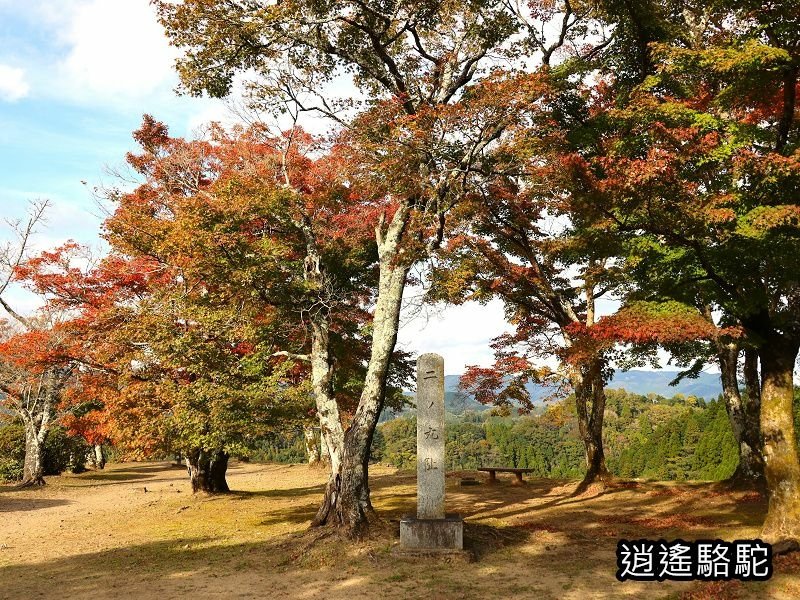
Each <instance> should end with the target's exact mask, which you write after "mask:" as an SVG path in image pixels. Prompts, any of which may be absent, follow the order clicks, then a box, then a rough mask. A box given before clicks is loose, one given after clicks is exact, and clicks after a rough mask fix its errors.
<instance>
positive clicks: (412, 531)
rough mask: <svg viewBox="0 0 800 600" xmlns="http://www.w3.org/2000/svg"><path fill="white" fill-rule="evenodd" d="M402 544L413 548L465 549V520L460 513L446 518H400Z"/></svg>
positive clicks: (404, 546)
mask: <svg viewBox="0 0 800 600" xmlns="http://www.w3.org/2000/svg"><path fill="white" fill-rule="evenodd" d="M400 545H401V546H402V547H403V548H408V549H412V550H463V549H464V521H463V520H462V519H461V517H459V516H458V515H447V516H446V517H445V518H444V519H418V518H416V517H412V516H405V517H403V518H402V519H400Z"/></svg>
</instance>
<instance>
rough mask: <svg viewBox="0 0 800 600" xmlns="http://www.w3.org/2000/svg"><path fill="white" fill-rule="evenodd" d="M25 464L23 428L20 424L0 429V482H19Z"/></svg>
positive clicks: (10, 424) (12, 424)
mask: <svg viewBox="0 0 800 600" xmlns="http://www.w3.org/2000/svg"><path fill="white" fill-rule="evenodd" d="M24 464H25V428H24V427H23V426H22V424H21V423H9V424H7V425H3V426H2V427H0V480H2V481H19V480H20V479H22V468H23V466H24Z"/></svg>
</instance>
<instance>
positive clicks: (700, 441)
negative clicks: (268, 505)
mask: <svg viewBox="0 0 800 600" xmlns="http://www.w3.org/2000/svg"><path fill="white" fill-rule="evenodd" d="M607 396H608V400H607V405H606V415H605V427H604V435H603V438H604V440H603V441H604V444H605V450H606V460H607V463H608V467H609V469H610V470H611V472H612V473H613V474H614V475H617V476H620V477H624V478H635V477H643V478H649V479H672V480H685V479H705V480H708V479H710V480H720V479H725V478H727V477H730V476H731V475H732V474H733V472H734V470H735V469H736V465H737V461H738V456H737V450H736V442H735V440H734V437H733V433H732V431H731V426H730V422H729V420H728V416H727V414H726V412H725V404H724V402H723V401H722V400H720V399H717V400H712V401H710V402H706V401H705V400H704V399H702V398H697V397H695V396H684V395H682V394H676V395H675V396H673V397H671V398H665V397H663V396H658V395H656V394H650V395H648V396H642V395H639V394H632V393H629V392H627V391H625V390H613V389H612V390H608V391H607ZM795 405H796V410H795V414H796V415H800V410H798V409H800V393H798V392H796V394H795ZM448 418H449V420H448V424H447V461H448V465H447V468H448V469H451V470H462V469H474V468H477V467H479V466H488V465H496V466H514V467H521V468H528V469H533V470H534V471H533V475H534V476H536V477H580V476H581V474H582V473H583V470H584V469H585V464H584V455H583V449H582V444H581V440H580V437H579V435H578V421H577V416H576V414H575V401H574V397H569V398H567V399H566V400H564V401H560V402H556V403H553V404H550V405H549V406H547V407H546V408H545V409H543V410H542V413H541V414H534V415H526V416H518V417H514V416H502V415H498V414H497V412H496V411H491V410H488V411H482V412H475V411H467V412H466V413H464V414H463V415H453V414H450V415H449V416H448ZM415 452H416V420H415V418H414V416H413V415H405V416H401V417H399V418H397V419H393V420H390V421H387V422H385V423H383V424H382V425H381V426H380V427H379V428H378V434H377V435H376V438H375V443H374V446H373V458H374V459H376V460H380V461H381V462H385V463H387V464H390V465H393V466H397V467H400V468H406V469H413V468H414V467H415V465H416V453H415Z"/></svg>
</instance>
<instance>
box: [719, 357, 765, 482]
mask: <svg viewBox="0 0 800 600" xmlns="http://www.w3.org/2000/svg"><path fill="white" fill-rule="evenodd" d="M717 350H718V351H717V358H718V360H719V367H720V381H721V383H722V396H723V398H724V399H725V410H726V411H727V413H728V420H729V421H730V424H731V430H732V431H733V437H734V438H735V439H736V445H737V447H738V449H739V464H738V466H737V467H736V471H735V473H734V474H733V476H732V477H731V479H730V480H731V482H732V483H735V484H737V485H739V484H740V485H756V484H758V482H759V481H760V480H762V479H763V477H764V463H763V459H762V456H761V444H760V440H759V431H758V429H757V428H756V429H754V426H755V427H757V422H756V424H754V423H753V419H752V418H748V411H747V409H746V406H745V403H744V402H743V399H742V395H741V392H740V390H739V378H738V365H739V353H740V350H739V347H738V346H737V345H736V344H734V343H728V344H722V343H720V344H719V346H718V348H717ZM751 395H752V392H750V393H749V394H748V398H747V402H748V403H751V402H752V403H756V404H757V403H759V402H760V394H759V395H757V397H752V398H751ZM751 413H752V411H751Z"/></svg>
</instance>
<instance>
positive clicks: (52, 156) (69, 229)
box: [0, 0, 507, 373]
mask: <svg viewBox="0 0 800 600" xmlns="http://www.w3.org/2000/svg"><path fill="white" fill-rule="evenodd" d="M175 55H176V54H175V50H174V49H172V48H170V47H169V45H168V44H167V41H166V39H165V37H164V35H163V31H162V30H161V28H160V26H159V25H158V23H157V22H156V19H155V16H154V13H153V10H152V8H151V7H150V5H149V2H148V0H57V1H55V2H54V1H52V0H49V1H48V0H0V216H2V217H3V218H6V219H8V218H12V219H13V218H18V217H21V216H23V215H24V214H25V209H26V206H27V203H28V202H29V201H31V200H35V199H39V198H47V199H49V200H50V202H51V208H50V210H49V212H48V215H47V223H46V224H45V226H44V227H43V228H41V229H40V231H39V233H38V234H37V236H36V239H35V246H36V248H37V249H45V248H48V247H53V246H55V245H57V244H60V243H62V242H64V241H66V240H67V239H74V240H76V241H78V242H81V243H84V244H88V245H90V246H94V247H98V248H102V243H101V240H100V237H99V230H100V224H101V222H102V211H101V209H100V208H99V207H98V205H97V202H96V199H95V197H94V194H93V193H92V189H93V188H95V187H98V186H99V187H103V186H106V187H108V186H112V185H114V184H115V180H114V177H113V176H111V175H109V173H108V171H109V168H110V169H112V170H113V169H114V168H118V167H121V166H122V165H123V163H124V157H125V153H126V152H128V151H130V150H132V149H134V148H135V146H134V144H133V141H132V138H131V132H132V131H133V130H134V129H136V127H137V126H138V124H139V123H140V122H141V117H142V114H143V113H145V112H147V113H151V114H153V115H154V116H155V117H156V118H158V119H160V120H162V121H164V122H166V123H167V124H168V125H169V126H170V129H171V131H172V132H173V133H175V134H179V135H191V134H192V133H193V132H194V131H196V130H197V129H198V128H200V127H201V126H202V125H203V124H204V123H207V122H208V121H210V120H224V121H229V120H230V119H231V114H230V111H228V109H227V108H226V107H225V105H224V104H223V103H222V102H220V101H215V100H209V99H198V98H189V97H178V96H177V95H176V94H175V93H174V89H175V87H176V85H177V77H176V76H175V73H174V71H173V68H172V66H173V62H174V58H175ZM82 182H86V183H82ZM6 236H7V230H6V231H2V232H0V237H6ZM410 295H413V291H412V294H410ZM10 298H11V299H12V300H13V301H14V302H15V303H16V305H17V306H18V307H19V308H21V309H23V310H26V309H27V310H32V309H33V307H34V306H35V304H36V302H35V299H34V298H32V297H31V296H30V295H28V294H26V293H24V292H22V291H20V290H14V291H13V292H12V293H11V296H10ZM412 304H413V302H412ZM406 313H407V314H406V316H405V318H404V321H403V325H402V327H401V331H400V336H399V342H400V344H401V345H402V346H403V347H405V348H406V349H409V350H412V351H415V352H439V353H441V354H443V355H444V356H445V359H446V363H445V364H446V370H447V372H448V373H458V372H460V371H461V370H462V369H463V366H464V365H465V364H476V363H482V364H486V363H488V362H489V360H490V357H491V355H490V352H489V348H488V344H489V341H490V339H491V338H492V337H494V336H495V335H498V334H499V333H501V332H502V331H504V330H505V329H506V328H507V324H506V323H505V320H504V318H503V314H502V309H501V307H500V305H499V303H495V304H492V305H491V306H489V307H484V306H478V305H471V306H465V307H459V308H455V309H453V308H449V309H448V310H447V312H446V316H445V313H444V312H443V311H435V310H431V309H423V310H422V311H421V312H419V311H415V310H413V307H412V308H411V309H410V310H408V311H406Z"/></svg>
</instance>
